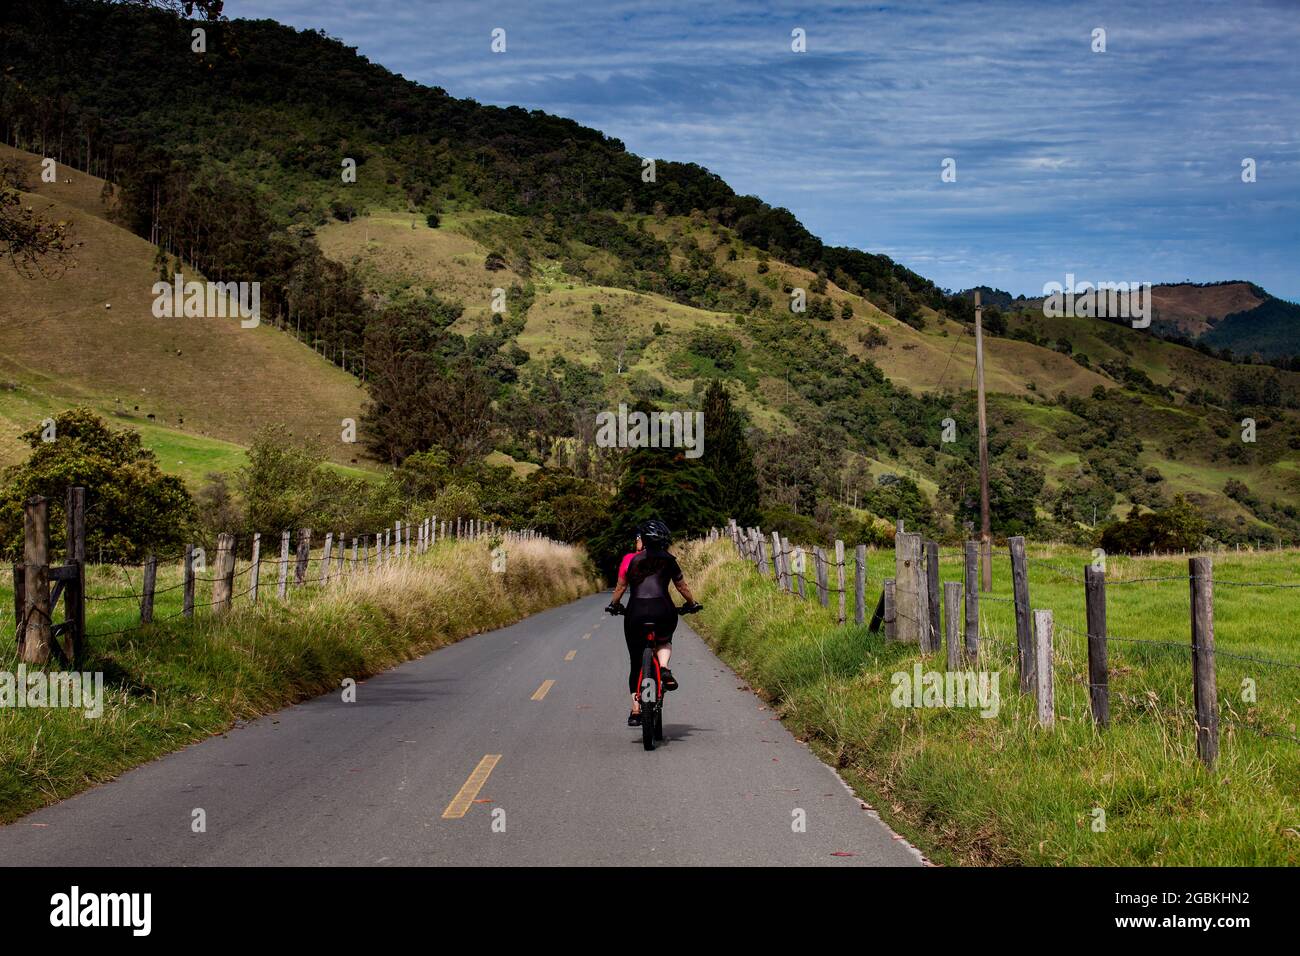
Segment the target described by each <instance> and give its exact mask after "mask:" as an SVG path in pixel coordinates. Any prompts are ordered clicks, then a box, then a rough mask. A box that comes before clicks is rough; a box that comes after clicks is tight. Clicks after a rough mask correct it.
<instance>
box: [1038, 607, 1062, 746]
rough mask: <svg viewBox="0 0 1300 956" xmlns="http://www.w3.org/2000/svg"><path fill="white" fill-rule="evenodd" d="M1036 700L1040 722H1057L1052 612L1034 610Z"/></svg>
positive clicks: (1050, 723) (1043, 724)
mask: <svg viewBox="0 0 1300 956" xmlns="http://www.w3.org/2000/svg"><path fill="white" fill-rule="evenodd" d="M1033 689H1034V700H1035V701H1036V702H1037V704H1038V722H1039V724H1041V725H1042V726H1044V727H1050V726H1052V724H1053V723H1055V722H1056V688H1055V686H1054V684H1053V682H1052V612H1051V611H1035V612H1034V680H1033Z"/></svg>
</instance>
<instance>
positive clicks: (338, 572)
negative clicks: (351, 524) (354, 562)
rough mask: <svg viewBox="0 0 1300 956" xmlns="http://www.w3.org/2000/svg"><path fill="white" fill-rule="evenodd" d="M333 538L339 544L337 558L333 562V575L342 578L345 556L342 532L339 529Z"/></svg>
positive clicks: (345, 547)
mask: <svg viewBox="0 0 1300 956" xmlns="http://www.w3.org/2000/svg"><path fill="white" fill-rule="evenodd" d="M334 540H335V541H337V542H338V546H339V550H338V559H337V561H336V562H335V564H334V576H335V577H337V578H339V579H340V580H341V579H342V578H343V561H344V557H345V555H344V552H345V551H346V550H347V545H346V544H345V543H344V540H343V532H342V531H340V532H339V533H338V534H337V535H335V536H334Z"/></svg>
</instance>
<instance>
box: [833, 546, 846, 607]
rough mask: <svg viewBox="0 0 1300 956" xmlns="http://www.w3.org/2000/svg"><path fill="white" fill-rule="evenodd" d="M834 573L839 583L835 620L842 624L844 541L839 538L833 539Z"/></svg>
mask: <svg viewBox="0 0 1300 956" xmlns="http://www.w3.org/2000/svg"><path fill="white" fill-rule="evenodd" d="M835 575H836V580H837V581H838V583H839V590H840V612H839V616H838V618H837V621H838V623H840V624H843V623H844V621H845V617H844V600H845V595H844V591H845V588H844V542H843V541H841V540H839V538H836V539H835Z"/></svg>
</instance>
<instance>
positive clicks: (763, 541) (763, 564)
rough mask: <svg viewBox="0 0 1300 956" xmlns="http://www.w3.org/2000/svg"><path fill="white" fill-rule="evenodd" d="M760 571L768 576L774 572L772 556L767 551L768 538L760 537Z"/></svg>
mask: <svg viewBox="0 0 1300 956" xmlns="http://www.w3.org/2000/svg"><path fill="white" fill-rule="evenodd" d="M758 573H759V574H761V575H763V577H767V576H768V575H769V574H771V573H772V557H771V555H769V554H768V553H767V538H764V537H760V538H759V539H758Z"/></svg>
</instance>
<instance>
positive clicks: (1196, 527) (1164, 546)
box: [1101, 495, 1208, 554]
mask: <svg viewBox="0 0 1300 956" xmlns="http://www.w3.org/2000/svg"><path fill="white" fill-rule="evenodd" d="M1207 527H1208V525H1207V523H1206V520H1205V518H1204V516H1202V515H1201V513H1200V512H1199V511H1197V510H1196V508H1194V507H1193V506H1192V505H1191V504H1189V503H1188V502H1187V501H1186V500H1185V499H1184V498H1183V496H1182V495H1175V496H1174V501H1173V504H1171V505H1170V506H1169V507H1168V508H1163V509H1161V510H1159V511H1152V512H1149V513H1147V514H1139V513H1138V509H1137V506H1136V505H1134V506H1133V509H1132V510H1131V511H1130V512H1129V513H1128V517H1127V518H1125V519H1124V520H1123V521H1119V522H1116V523H1115V524H1112V525H1110V526H1109V527H1108V528H1106V530H1105V531H1103V532H1102V535H1101V546H1102V547H1103V548H1104V549H1106V550H1107V551H1109V552H1114V553H1118V554H1124V553H1134V552H1140V551H1175V550H1178V549H1180V548H1199V547H1201V541H1202V539H1203V538H1204V537H1205V532H1206V529H1207Z"/></svg>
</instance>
